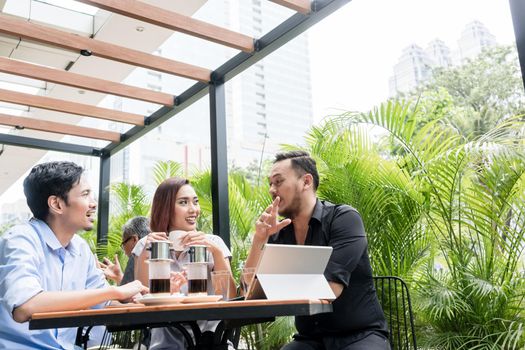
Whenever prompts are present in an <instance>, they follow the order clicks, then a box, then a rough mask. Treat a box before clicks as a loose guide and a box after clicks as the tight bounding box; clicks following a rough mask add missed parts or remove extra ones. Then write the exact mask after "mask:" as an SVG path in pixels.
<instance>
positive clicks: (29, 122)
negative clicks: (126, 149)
mask: <svg viewBox="0 0 525 350" xmlns="http://www.w3.org/2000/svg"><path fill="white" fill-rule="evenodd" d="M0 125H8V126H14V127H18V128H20V127H23V128H25V129H31V130H39V131H47V132H52V133H56V134H63V135H73V136H80V137H88V138H92V139H98V140H104V141H111V142H120V134H119V133H118V132H113V131H105V130H98V129H93V128H86V127H83V126H77V125H71V124H64V123H57V122H52V121H47V120H39V119H34V118H25V117H17V116H13V115H8V114H1V113H0Z"/></svg>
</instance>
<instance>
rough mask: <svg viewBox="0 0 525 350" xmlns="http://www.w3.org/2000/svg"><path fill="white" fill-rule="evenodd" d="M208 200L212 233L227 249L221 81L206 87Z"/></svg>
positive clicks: (225, 146) (226, 197) (227, 215)
mask: <svg viewBox="0 0 525 350" xmlns="http://www.w3.org/2000/svg"><path fill="white" fill-rule="evenodd" d="M209 93H210V136H211V143H210V144H211V197H212V203H213V209H212V210H213V232H214V233H215V234H218V235H219V236H220V237H221V238H222V239H223V240H224V243H226V245H227V246H228V247H230V210H229V207H228V160H227V157H226V153H227V144H226V103H225V94H224V82H222V81H221V82H212V83H211V84H210V92H209Z"/></svg>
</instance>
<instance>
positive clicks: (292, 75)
mask: <svg viewBox="0 0 525 350" xmlns="http://www.w3.org/2000/svg"><path fill="white" fill-rule="evenodd" d="M290 15H291V12H290V10H288V9H286V8H283V7H281V6H277V5H276V4H272V3H270V2H267V1H258V0H253V1H249V2H247V1H235V0H226V1H224V2H223V3H219V2H214V1H209V2H207V3H206V4H205V5H204V6H202V8H200V9H199V11H198V12H197V13H196V14H195V16H194V17H195V18H198V19H201V20H204V21H207V22H210V23H214V24H216V25H220V26H223V27H227V28H231V29H233V30H236V31H239V32H241V33H245V34H247V35H252V36H253V37H255V38H259V37H261V36H263V35H264V34H265V33H267V32H268V31H269V30H271V29H272V28H274V27H275V26H276V25H278V24H279V23H280V22H282V21H283V20H284V19H286V18H287V17H289V16H290ZM204 47H205V49H204ZM204 51H206V52H207V55H206V56H204V55H202V52H204ZM210 52H212V54H210ZM236 53H237V52H236V51H235V50H233V49H231V48H227V47H224V46H221V45H216V44H212V43H209V42H204V41H200V40H195V39H194V38H189V37H188V36H185V35H183V34H177V33H176V34H174V35H173V36H172V37H171V38H170V39H169V40H168V41H166V42H165V43H164V44H163V45H162V46H161V47H160V48H159V50H158V52H157V54H159V55H162V56H165V57H169V58H172V59H176V60H180V61H183V62H191V63H193V64H197V65H199V66H202V67H206V68H210V69H215V68H217V67H218V66H219V65H220V64H222V63H223V62H225V61H226V60H228V59H229V58H231V57H233V55H235V54H236ZM125 83H127V84H130V85H136V86H145V87H147V88H149V89H154V90H159V91H160V90H162V91H164V92H168V93H172V94H178V93H181V92H182V91H184V90H185V89H186V88H187V87H189V86H191V84H192V82H190V81H187V80H185V79H181V78H177V77H173V76H170V75H168V74H163V73H158V72H153V71H147V70H142V69H137V70H136V71H135V72H134V73H133V74H131V75H130V76H129V77H128V79H126V81H125ZM131 104H136V105H131ZM112 107H113V108H117V109H123V110H127V111H130V110H132V111H135V112H139V113H144V114H150V113H152V112H153V111H155V109H156V108H157V107H156V106H153V105H147V104H144V103H140V102H136V101H127V100H123V99H120V98H116V99H114V100H113V105H112ZM226 118H227V125H228V129H227V133H228V160H229V161H230V162H233V163H234V164H235V165H247V164H249V163H250V162H253V161H259V159H260V158H261V156H262V152H263V150H264V152H265V153H266V154H267V156H268V155H269V154H273V153H274V152H275V151H276V150H277V149H278V148H279V145H280V144H283V143H287V144H297V143H301V142H302V141H303V138H304V135H305V132H306V131H307V130H308V129H309V128H310V127H311V125H312V124H313V112H312V103H311V82H310V62H309V51H308V39H307V36H306V34H303V35H301V36H299V37H298V38H296V39H295V40H293V41H292V42H290V43H288V44H287V45H286V46H284V47H282V48H280V49H279V50H277V51H276V52H274V53H272V54H271V55H269V56H268V57H266V58H265V59H263V60H262V61H260V62H258V63H256V64H255V65H253V66H252V67H250V69H248V70H246V71H244V72H243V73H241V74H240V75H239V76H237V77H235V78H234V79H232V80H231V81H229V82H227V83H226ZM209 145H210V136H209V103H208V98H207V97H204V98H202V99H201V100H200V101H198V102H197V103H195V104H194V105H192V106H191V107H190V108H189V109H188V110H186V111H183V112H182V113H181V114H179V115H177V116H175V117H174V118H172V119H171V120H169V121H168V122H166V123H164V124H163V125H162V126H161V127H159V128H158V130H155V131H152V132H150V133H149V134H147V135H146V136H145V137H143V138H142V139H140V140H138V141H136V142H135V143H133V144H132V145H131V146H129V147H128V148H127V149H126V150H125V151H123V152H120V153H119V154H117V155H116V156H115V157H114V159H113V161H112V164H116V166H113V169H112V177H113V179H112V180H113V181H115V180H116V181H118V180H124V181H130V182H132V183H142V184H146V183H148V177H149V176H150V175H151V169H152V167H153V166H154V165H155V163H156V162H157V161H159V160H175V161H178V162H181V163H182V164H183V165H184V167H185V170H188V171H191V169H192V168H201V169H202V168H204V167H207V166H209V164H210V161H209V159H210V158H209V154H210V149H209V147H210V146H209ZM267 156H266V157H267Z"/></svg>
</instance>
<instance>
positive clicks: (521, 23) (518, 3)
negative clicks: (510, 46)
mask: <svg viewBox="0 0 525 350" xmlns="http://www.w3.org/2000/svg"><path fill="white" fill-rule="evenodd" d="M510 13H511V14H512V22H513V24H514V35H515V36H516V46H517V48H518V57H519V59H520V66H521V77H522V80H523V85H524V87H525V1H523V0H510Z"/></svg>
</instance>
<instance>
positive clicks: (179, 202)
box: [170, 185, 201, 231]
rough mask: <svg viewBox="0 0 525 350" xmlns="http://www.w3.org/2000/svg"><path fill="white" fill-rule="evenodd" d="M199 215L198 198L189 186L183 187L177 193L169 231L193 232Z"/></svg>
mask: <svg viewBox="0 0 525 350" xmlns="http://www.w3.org/2000/svg"><path fill="white" fill-rule="evenodd" d="M200 213H201V208H200V206H199V198H198V197H197V194H196V193H195V190H194V189H193V187H191V186H190V185H184V186H182V187H181V188H180V190H179V191H178V192H177V196H176V199H175V212H174V213H173V215H172V216H171V218H170V230H183V231H194V230H196V229H197V218H198V217H199V214H200Z"/></svg>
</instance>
